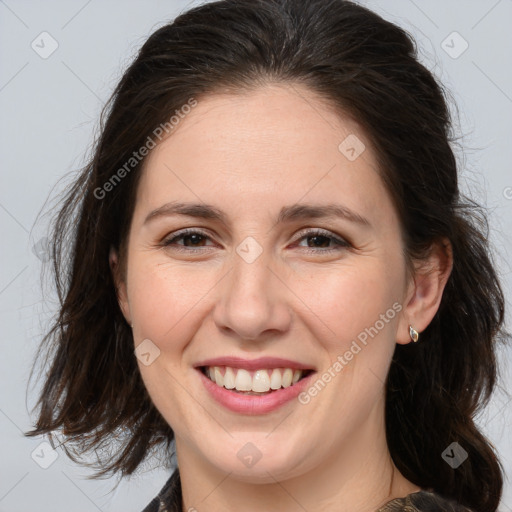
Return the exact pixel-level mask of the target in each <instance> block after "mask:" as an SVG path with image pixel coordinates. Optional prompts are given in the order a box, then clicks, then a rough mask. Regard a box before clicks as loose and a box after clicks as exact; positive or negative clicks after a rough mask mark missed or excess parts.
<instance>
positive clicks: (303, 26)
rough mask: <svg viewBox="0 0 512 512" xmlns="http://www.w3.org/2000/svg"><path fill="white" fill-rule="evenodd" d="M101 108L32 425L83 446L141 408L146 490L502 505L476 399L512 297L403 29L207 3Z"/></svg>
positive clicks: (137, 432)
mask: <svg viewBox="0 0 512 512" xmlns="http://www.w3.org/2000/svg"><path fill="white" fill-rule="evenodd" d="M103 119H104V123H103V125H102V132H101V136H100V138H99V140H98V143H97V147H96V150H95V153H94V156H93V158H92V160H91V162H90V163H89V165H87V166H86V168H85V169H84V170H83V172H82V174H81V176H80V178H79V179H78V180H77V182H76V183H75V185H74V186H73V188H72V189H71V190H70V191H69V193H68V195H67V197H66V199H65V202H64V204H63V207H62V209H61V210H60V212H59V215H58V217H57V219H56V222H55V224H54V233H53V235H54V236H53V240H54V254H53V255H54V262H55V265H54V270H55V276H56V282H57V286H58V290H59V292H60V297H61V300H62V305H61V310H60V315H59V318H58V320H57V321H56V323H55V325H54V326H53V329H52V331H51V332H50V333H49V334H48V336H47V338H46V340H45V343H44V344H43V345H42V347H45V349H48V348H51V350H50V352H49V354H50V355H49V358H50V360H51V366H50V369H49V373H48V375H47V377H46V381H45V385H44V387H43V390H42V394H41V398H40V411H39V417H38V420H37V423H36V426H35V428H34V430H33V431H32V432H30V435H40V434H47V433H51V432H56V431H62V433H63V435H64V437H65V438H66V445H65V446H66V449H67V450H68V451H69V452H70V455H71V456H73V457H75V458H77V457H79V456H80V454H82V453H86V452H87V451H90V450H95V449H97V448H98V447H99V446H101V445H103V444H104V443H105V440H108V439H110V438H115V435H116V433H117V432H119V430H120V429H124V430H125V431H127V432H129V435H128V436H127V438H126V439H125V440H124V441H122V442H119V445H118V450H117V452H116V453H115V456H114V457H111V458H108V459H107V460H103V461H101V466H100V468H99V474H100V475H102V474H107V473H114V472H120V473H121V474H131V473H133V472H134V471H135V469H136V468H137V467H138V466H139V465H140V464H141V462H142V461H143V460H144V459H145V457H146V456H147V455H148V454H149V453H150V452H151V451H152V450H154V449H156V450H159V449H160V450H164V448H165V446H164V445H165V444H167V447H169V445H170V443H171V442H172V441H173V440H174V441H175V443H176V444H175V446H176V456H177V462H178V469H177V470H176V471H175V473H174V474H173V476H172V477H171V478H170V479H169V481H168V482H167V484H166V485H165V486H164V488H163V489H162V491H161V493H160V494H159V496H158V497H156V498H155V500H153V502H152V503H151V504H150V505H148V507H147V508H146V511H148V512H149V511H155V512H156V511H160V512H161V511H184V510H188V511H194V510H197V511H199V512H201V511H203V510H205V511H209V512H212V511H214V512H215V511H220V510H279V511H285V512H286V511H291V510H308V511H311V512H313V511H339V510H347V511H351V512H354V511H375V510H380V511H392V510H404V511H405V510H407V511H410V510H424V511H426V510H447V511H448V510H457V511H468V510H473V511H478V512H490V511H496V510H497V507H498V503H499V499H500V495H501V489H502V470H501V468H500V464H499V461H498V459H497V457H496V455H495V453H494V450H493V447H492V446H491V444H490V443H489V441H488V440H487V439H486V438H485V437H484V436H483V435H482V433H481V432H479V430H478V429H477V427H476V425H475V424H474V422H473V419H472V418H473V415H474V413H475V411H476V410H477V408H478V407H480V406H481V405H482V404H485V403H486V401H487V400H488V398H489V396H490V394H491V392H492V390H493V386H494V383H495V377H496V362H495V352H494V351H495V343H496V340H497V339H498V335H499V334H500V332H501V326H502V323H503V317H504V299H503V294H502V290H501V287H500V283H499V282H498V279H497V276H496V273H495V270H494V267H493V264H492V261H491V258H490V254H489V249H488V247H487V243H486V237H485V233H483V232H482V230H481V227H480V226H481V224H479V221H480V220H481V219H482V217H481V214H480V210H479V209H478V205H476V204H474V203H472V202H469V201H467V200H465V199H464V198H463V197H462V196H461V195H460V194H459V191H458V186H457V167H456V162H455V158H454V155H453V152H452V149H451V147H450V119H449V114H448V110H447V106H446V103H445V100H444V96H443V89H442V88H441V86H440V85H439V84H438V83H437V82H436V81H435V79H434V78H433V76H432V75H431V73H430V72H429V71H428V70H427V69H426V68H425V67H423V66H422V65H421V64H420V63H419V62H418V60H417V59H416V55H415V49H414V45H413V42H412V40H411V38H410V37H409V36H408V35H407V34H406V33H405V32H404V31H403V30H402V29H400V28H398V27H397V26H395V25H393V24H391V23H389V22H387V21H385V20H383V19H382V18H380V17H379V16H377V15H376V14H374V13H372V12H371V11H369V10H367V9H365V8H363V7H361V6H358V5H356V4H353V3H352V2H349V1H345V0H307V1H300V2H298V1H296V0H257V1H254V0H242V1H235V0H223V1H220V2H214V3H209V4H206V5H204V6H200V7H197V8H194V9H192V10H190V11H189V12H187V13H185V14H183V15H181V16H179V17H178V18H177V19H176V20H175V21H174V22H173V23H172V24H169V25H166V26H164V27H162V28H160V29H158V30H157V31H156V32H155V33H154V34H153V35H152V36H151V37H150V38H149V39H148V41H147V42H146V43H145V44H144V46H143V47H142V49H141V50H140V52H139V54H138V56H137V58H136V59H135V61H134V62H133V64H132V65H131V66H130V67H129V69H128V70H127V71H126V73H125V74H124V76H123V78H122V80H121V82H120V83H119V85H118V86H117V88H116V90H115V92H114V94H113V96H112V99H111V102H110V103H109V107H108V108H107V110H106V113H105V117H104V118H103ZM70 242H71V243H70ZM68 249H70V254H69V255H68V253H67V252H66V251H67V250H68ZM68 257H69V258H70V260H69V267H65V264H66V262H67V261H68V260H67V258H68ZM68 269H69V270H68Z"/></svg>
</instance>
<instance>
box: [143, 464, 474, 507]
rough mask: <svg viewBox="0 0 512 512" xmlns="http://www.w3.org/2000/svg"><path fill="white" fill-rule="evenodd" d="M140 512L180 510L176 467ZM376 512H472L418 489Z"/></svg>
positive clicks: (179, 480)
mask: <svg viewBox="0 0 512 512" xmlns="http://www.w3.org/2000/svg"><path fill="white" fill-rule="evenodd" d="M142 512H182V494H181V479H180V474H179V472H178V470H177V469H176V470H175V471H174V473H173V474H172V476H171V478H169V480H167V482H166V483H165V485H164V486H163V488H162V490H161V491H160V492H159V493H158V495H157V496H156V497H155V498H154V499H153V500H152V501H151V503H150V504H149V505H148V506H147V507H146V508H145V509H144V510H143V511H142ZM376 512H474V511H472V510H471V509H469V508H466V507H464V506H463V505H460V504H458V503H456V502H455V501H452V500H449V499H446V498H443V497H442V496H440V495H439V494H437V493H433V492H428V491H419V492H415V493H412V494H409V495H407V496H406V497H405V498H395V499H394V500H391V501H390V502H388V503H387V504H386V505H384V506H383V507H381V508H379V510H377V511H376Z"/></svg>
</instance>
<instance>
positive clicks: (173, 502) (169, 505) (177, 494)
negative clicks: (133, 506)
mask: <svg viewBox="0 0 512 512" xmlns="http://www.w3.org/2000/svg"><path fill="white" fill-rule="evenodd" d="M142 512H181V481H180V474H179V471H178V470H177V469H176V470H175V471H174V473H173V474H172V476H171V477H170V478H169V480H167V482H166V483H165V485H164V486H163V487H162V489H161V490H160V492H159V493H158V495H157V496H156V497H155V498H153V499H152V500H151V503H149V504H148V506H147V507H146V508H145V509H144V510H143V511H142Z"/></svg>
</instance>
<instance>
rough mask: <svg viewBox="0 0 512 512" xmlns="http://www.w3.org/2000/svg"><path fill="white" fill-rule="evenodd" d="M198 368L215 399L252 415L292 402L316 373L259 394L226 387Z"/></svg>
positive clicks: (230, 407) (241, 412) (226, 405)
mask: <svg viewBox="0 0 512 512" xmlns="http://www.w3.org/2000/svg"><path fill="white" fill-rule="evenodd" d="M196 370H197V372H198V373H199V375H200V377H201V379H202V381H203V383H204V386H205V387H206V389H207V391H208V392H209V393H210V395H211V396H212V398H213V399H214V400H216V401H217V402H218V403H219V404H221V405H223V406H224V407H226V408H227V409H229V410H231V411H233V412H238V413H240V414H248V415H251V416H255V415H258V414H265V413H268V412H272V411H275V410H276V409H278V408H279V407H281V406H283V405H284V404H286V403H288V402H290V401H291V400H293V399H294V398H296V397H297V396H298V395H299V394H300V393H301V392H302V391H304V390H305V389H306V388H308V387H309V385H310V382H311V378H312V377H313V376H314V375H315V373H316V372H312V373H310V374H309V375H308V376H306V377H304V378H303V379H301V380H299V381H298V382H296V383H295V384H293V385H292V386H288V387H287V388H281V389H278V390H277V391H273V392H272V393H269V394H268V395H261V396H257V395H243V394H240V393H237V392H235V391H231V390H229V389H226V388H224V387H220V386H217V384H215V382H213V381H212V380H211V379H209V378H208V377H207V376H206V375H205V374H204V373H203V372H202V371H201V369H200V368H196Z"/></svg>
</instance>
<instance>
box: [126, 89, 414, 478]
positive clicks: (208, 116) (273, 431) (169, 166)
mask: <svg viewBox="0 0 512 512" xmlns="http://www.w3.org/2000/svg"><path fill="white" fill-rule="evenodd" d="M173 205H174V207H175V206H176V205H178V206H180V208H173ZM194 205H195V206H194ZM327 208H330V209H329V210H327ZM336 208H337V210H336ZM322 209H325V211H326V214H325V215H320V214H319V213H321V210H322ZM185 210H186V211H185ZM315 212H316V214H315ZM336 212H337V213H338V214H336ZM342 213H345V214H346V215H342ZM185 228H186V229H188V230H190V231H191V232H192V233H191V232H189V233H188V234H185V235H183V232H182V230H184V229H185ZM179 235H182V236H179ZM173 239H174V240H173ZM127 258H128V259H127V273H126V281H125V283H126V287H124V286H123V287H122V294H121V304H122V308H123V311H124V313H125V316H126V318H127V319H128V321H129V322H131V323H133V333H134V341H135V345H136V346H137V347H138V349H137V352H136V353H137V355H138V358H139V359H138V364H139V367H140V371H141V374H142V377H143V380H144V382H145V385H146V386H147V389H148V392H149V394H150V396H151V398H152V400H153V402H154V404H155V406H156V407H157V408H158V410H159V411H160V412H161V414H162V415H163V417H164V418H165V419H166V421H167V422H168V423H169V425H170V426H171V427H172V429H173V430H174V432H175V435H176V443H177V450H178V458H179V460H180V457H181V459H182V460H183V461H184V462H183V464H188V463H191V462H190V461H192V460H193V461H195V462H197V463H198V464H201V465H202V467H208V468H210V469H211V470H218V471H219V470H220V471H222V472H226V473H227V472H229V473H232V476H236V477H238V478H240V479H243V480H247V481H253V480H254V481H257V482H260V483H263V482H271V481H274V479H286V478H287V477H291V476H293V475H299V474H303V473H305V472H306V471H310V470H314V469H315V468H316V467H319V466H320V465H325V464H329V463H334V460H335V459H336V460H337V459H339V456H340V454H342V455H343V456H344V457H345V458H346V460H350V458H351V457H365V454H366V453H368V451H369V450H370V449H372V446H371V445H370V446H368V440H369V439H370V440H372V441H375V442H376V443H380V442H381V441H382V440H383V436H384V420H383V418H384V385H385V380H386V375H387V371H388V368H389V365H390V361H391V357H392V354H393V351H394V348H395V344H396V343H397V341H398V342H400V343H406V342H407V341H409V339H408V335H407V332H408V331H407V329H408V327H407V325H408V323H407V322H406V319H405V318H404V314H403V313H404V312H403V310H402V307H403V306H404V305H405V302H406V300H407V297H408V293H409V292H408V290H407V288H408V287H407V282H406V272H405V262H404V257H403V253H402V242H401V233H400V229H399V221H398V218H397V215H396V213H395V210H394V208H393V206H392V203H391V200H390V197H389V195H388V193H387V191H386V190H385V188H384V185H383V183H382V181H381V178H380V177H379V175H378V173H377V162H376V158H375V154H374V152H373V150H372V148H371V147H370V143H369V141H368V139H367V137H366V136H365V134H364V133H363V132H362V131H361V129H360V127H359V125H358V124H356V123H355V122H353V121H351V120H350V119H348V118H340V117H339V116H338V115H337V114H335V113H334V112H333V110H332V109H330V108H329V107H327V106H326V105H325V104H323V103H321V102H320V101H319V100H318V98H317V97H316V96H315V95H314V94H313V93H312V92H310V91H309V90H308V89H305V88H303V87H299V86H293V87H291V86H284V85H282V86H277V85H275V86H268V87H265V88H260V89H258V90H255V91H253V92H250V93H244V94H240V95H222V96H221V95H215V96H210V97H207V98H205V99H203V100H201V101H199V103H198V104H197V106H196V107H195V108H193V109H192V110H191V112H190V113H189V114H188V115H186V116H185V117H184V118H183V119H181V121H180V123H179V125H178V126H177V127H176V128H175V129H174V131H173V133H172V135H171V136H170V137H169V138H167V139H166V140H164V141H163V142H162V143H160V144H159V145H158V146H157V147H156V148H155V149H154V150H153V151H152V152H151V153H150V155H149V156H148V158H147V160H146V163H145V169H144V172H143V175H142V177H141V181H140V185H139V189H138V194H137V201H136V205H135V210H134V215H133V220H132V225H131V230H130V235H129V242H128V251H127ZM216 358H236V359H231V360H224V361H222V360H221V361H218V362H217V363H215V362H212V364H210V365H208V363H209V362H210V360H212V359H216ZM260 358H281V359H284V360H286V361H279V360H272V359H267V360H266V361H259V362H258V361H256V362H255V360H257V359H260ZM252 363H254V364H252ZM205 365H208V366H211V367H213V366H218V367H219V369H218V370H217V378H219V380H220V382H221V383H222V382H224V383H225V384H226V385H227V386H228V387H232V386H233V381H235V383H236V384H237V385H238V387H239V388H242V389H244V386H248V387H249V388H252V389H268V385H269V381H270V384H271V385H272V386H273V387H280V388H281V389H280V390H273V391H271V392H270V393H266V394H265V395H262V394H259V395H248V394H243V393H239V392H236V391H234V390H227V389H225V388H224V387H223V386H222V389H221V386H219V385H218V384H217V383H215V384H214V383H213V382H212V381H211V380H210V379H208V377H206V376H205V375H204V374H203V373H202V371H201V369H200V368H198V366H205ZM226 367H230V369H229V370H228V369H226ZM284 368H289V370H287V371H285V370H284ZM298 368H303V369H304V370H309V371H311V370H314V373H309V376H307V378H306V379H304V380H302V379H301V380H299V381H298V382H297V383H295V384H292V385H291V386H290V385H289V384H290V383H289V380H290V377H292V375H294V373H293V372H292V370H293V371H294V370H296V369H298ZM243 369H245V370H246V371H245V372H244V371H240V373H239V370H243ZM276 369H277V373H275V370H276ZM247 370H249V373H247ZM256 370H267V371H266V372H265V371H262V372H256ZM212 373H213V378H215V371H214V370H213V368H212ZM226 373H228V376H226ZM305 373H306V374H307V372H305ZM273 374H274V376H273V377H272V375H273ZM220 377H222V379H221V378H220ZM292 378H293V377H292ZM296 378H297V377H296ZM260 385H261V386H262V387H261V388H259V387H257V386H260ZM283 386H286V387H283ZM245 389H247V388H245ZM374 446H376V445H374ZM181 463H182V461H181V460H180V465H181ZM270 475H271V476H270Z"/></svg>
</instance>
